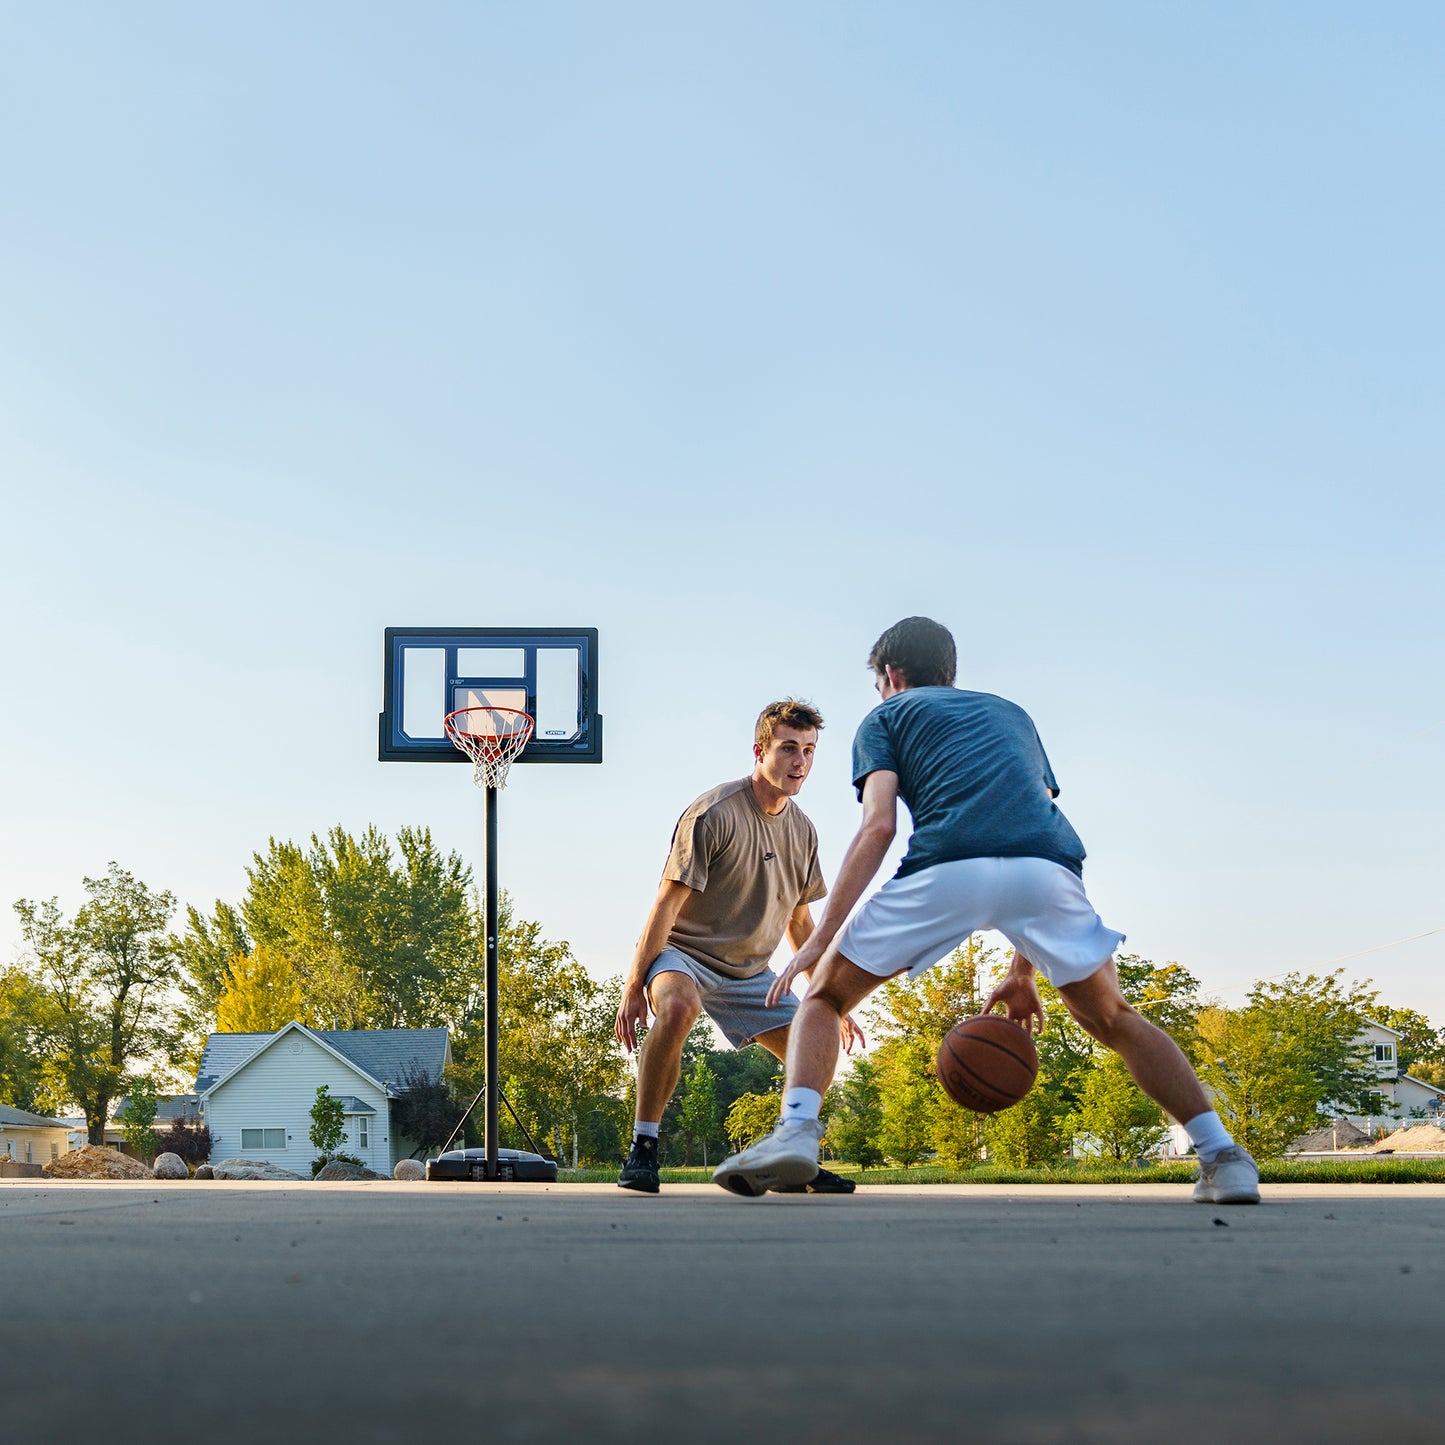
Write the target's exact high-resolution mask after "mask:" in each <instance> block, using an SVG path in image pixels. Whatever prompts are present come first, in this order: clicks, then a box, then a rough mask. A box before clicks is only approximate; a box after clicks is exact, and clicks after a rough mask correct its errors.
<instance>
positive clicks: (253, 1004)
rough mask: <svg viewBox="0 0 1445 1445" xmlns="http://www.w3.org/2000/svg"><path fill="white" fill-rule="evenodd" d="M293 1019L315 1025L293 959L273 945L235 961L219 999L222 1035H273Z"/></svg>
mask: <svg viewBox="0 0 1445 1445" xmlns="http://www.w3.org/2000/svg"><path fill="white" fill-rule="evenodd" d="M293 1019H295V1020H296V1021H297V1022H298V1023H303V1024H309V1023H311V1022H312V1018H311V1014H310V1010H309V1009H308V1008H307V1007H306V1001H305V999H304V998H303V997H302V993H301V980H300V978H299V977H298V976H297V973H296V970H295V968H294V967H293V966H292V964H291V960H290V959H289V958H287V957H286V955H285V954H284V953H282V952H281V951H280V950H279V949H277V948H273V947H272V946H271V945H270V944H266V943H258V944H256V945H255V946H254V947H253V948H252V950H251V952H250V953H244V954H240V955H238V956H237V957H236V958H233V959H232V960H231V962H230V966H229V969H228V971H227V976H226V982H225V983H224V984H223V985H222V988H221V995H220V997H219V998H218V999H217V1000H216V1028H217V1029H218V1030H219V1031H220V1032H221V1033H223V1034H270V1033H275V1032H276V1030H277V1029H281V1028H285V1026H286V1025H287V1024H289V1023H290V1022H291V1021H292V1020H293Z"/></svg>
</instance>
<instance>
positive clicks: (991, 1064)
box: [938, 1014, 1039, 1114]
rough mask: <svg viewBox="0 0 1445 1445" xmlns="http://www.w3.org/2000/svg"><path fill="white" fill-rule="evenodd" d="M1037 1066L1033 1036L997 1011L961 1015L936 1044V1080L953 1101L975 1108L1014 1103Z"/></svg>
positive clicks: (991, 1110) (1028, 1086)
mask: <svg viewBox="0 0 1445 1445" xmlns="http://www.w3.org/2000/svg"><path fill="white" fill-rule="evenodd" d="M1038 1072H1039V1053H1038V1050H1037V1049H1036V1048H1034V1041H1033V1040H1032V1039H1031V1038H1030V1037H1029V1035H1028V1032H1027V1030H1025V1029H1022V1028H1020V1027H1019V1026H1018V1024H1016V1023H1011V1022H1010V1021H1009V1020H1008V1019H1006V1018H1004V1017H1003V1015H1002V1014H979V1015H978V1016H977V1017H976V1018H971V1019H964V1021H963V1022H962V1023H960V1024H955V1025H954V1026H953V1027H952V1028H951V1029H950V1030H949V1031H948V1037H947V1038H945V1039H944V1041H943V1042H942V1043H941V1044H940V1045H939V1047H938V1082H939V1083H940V1084H942V1085H943V1090H944V1092H945V1093H946V1094H947V1095H948V1097H949V1098H950V1099H952V1100H953V1102H954V1103H955V1104H961V1105H962V1106H963V1107H964V1108H965V1109H972V1110H973V1111H974V1112H975V1113H977V1114H995V1113H997V1112H998V1111H999V1110H1000V1109H1007V1108H1008V1107H1009V1105H1010V1104H1017V1103H1018V1101H1019V1100H1020V1099H1022V1098H1023V1096H1024V1095H1025V1094H1027V1093H1028V1091H1029V1090H1030V1089H1031V1088H1033V1086H1034V1080H1035V1079H1036V1078H1037V1077H1038Z"/></svg>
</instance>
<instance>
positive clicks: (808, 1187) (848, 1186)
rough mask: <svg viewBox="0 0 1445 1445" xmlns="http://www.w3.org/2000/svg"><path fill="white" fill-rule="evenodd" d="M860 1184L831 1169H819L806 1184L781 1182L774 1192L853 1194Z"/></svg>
mask: <svg viewBox="0 0 1445 1445" xmlns="http://www.w3.org/2000/svg"><path fill="white" fill-rule="evenodd" d="M857 1187H858V1185H857V1184H856V1183H855V1182H854V1181H853V1180H852V1179H844V1178H843V1177H842V1175H840V1174H834V1173H833V1171H832V1170H831V1169H819V1170H818V1172H817V1173H816V1174H815V1175H814V1176H813V1177H812V1178H811V1179H810V1180H808V1182H807V1183H806V1184H779V1185H778V1186H777V1187H776V1188H774V1189H773V1190H772V1191H771V1192H772V1193H774V1194H851V1193H852V1192H853V1191H854V1190H855V1189H856V1188H857Z"/></svg>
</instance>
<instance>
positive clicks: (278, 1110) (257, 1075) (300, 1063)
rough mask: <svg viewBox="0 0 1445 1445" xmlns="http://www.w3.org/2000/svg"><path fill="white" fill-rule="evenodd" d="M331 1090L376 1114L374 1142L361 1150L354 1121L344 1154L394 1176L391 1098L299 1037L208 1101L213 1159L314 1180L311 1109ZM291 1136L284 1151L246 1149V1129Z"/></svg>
mask: <svg viewBox="0 0 1445 1445" xmlns="http://www.w3.org/2000/svg"><path fill="white" fill-rule="evenodd" d="M322 1084H325V1085H326V1087H327V1088H328V1089H330V1091H331V1092H332V1094H334V1095H336V1096H337V1097H338V1098H344V1097H345V1096H347V1095H351V1096H353V1097H355V1098H358V1099H362V1100H364V1101H365V1102H366V1103H367V1104H369V1105H370V1106H371V1107H372V1108H373V1109H375V1110H376V1113H375V1114H374V1115H372V1116H371V1117H370V1118H369V1120H368V1126H369V1135H370V1137H369V1139H368V1141H367V1148H366V1149H365V1150H364V1151H363V1150H361V1149H359V1148H358V1147H357V1143H356V1140H357V1130H356V1123H357V1120H356V1118H355V1116H352V1117H348V1119H347V1121H346V1123H347V1135H346V1139H345V1141H344V1142H343V1143H342V1145H341V1148H342V1150H343V1151H344V1152H345V1153H347V1154H355V1155H357V1157H358V1158H360V1159H362V1161H363V1162H364V1163H365V1164H366V1165H367V1166H368V1167H369V1168H371V1169H374V1170H376V1172H377V1173H378V1174H385V1175H387V1176H388V1177H389V1176H390V1174H391V1163H392V1160H391V1140H390V1134H391V1129H390V1117H391V1116H390V1112H389V1110H388V1107H387V1100H386V1095H385V1093H384V1092H383V1091H382V1090H381V1088H379V1087H378V1086H377V1085H376V1084H374V1083H372V1082H371V1081H370V1080H369V1079H368V1078H367V1077H366V1076H365V1075H364V1074H362V1073H360V1072H359V1071H358V1070H356V1069H354V1068H352V1066H351V1065H350V1064H348V1063H347V1062H346V1061H345V1060H344V1059H340V1058H337V1057H336V1055H334V1054H332V1053H331V1052H329V1051H328V1050H327V1049H324V1048H322V1047H321V1045H320V1044H318V1043H317V1042H316V1041H315V1040H314V1039H311V1038H308V1037H307V1036H306V1035H305V1034H303V1033H301V1032H300V1031H299V1030H293V1031H291V1032H289V1033H286V1034H285V1035H283V1036H282V1037H281V1038H280V1039H279V1040H278V1041H277V1042H275V1043H272V1044H270V1045H268V1046H267V1047H266V1048H265V1049H264V1050H262V1052H261V1053H259V1054H257V1055H256V1056H255V1057H254V1058H252V1059H251V1060H250V1062H248V1063H247V1064H246V1065H245V1066H244V1067H242V1068H241V1069H240V1070H239V1071H238V1072H237V1073H236V1074H235V1075H234V1076H233V1077H231V1078H230V1079H226V1080H223V1081H222V1082H221V1084H220V1085H219V1086H217V1087H216V1088H214V1089H213V1090H212V1091H211V1092H210V1093H209V1094H208V1095H207V1096H206V1123H207V1125H208V1126H209V1127H210V1130H211V1141H212V1142H211V1158H212V1159H216V1160H220V1159H230V1158H235V1157H236V1156H238V1155H244V1156H245V1157H247V1158H251V1159H265V1160H268V1161H269V1162H270V1163H272V1164H279V1165H280V1166H281V1167H282V1168H283V1169H289V1170H291V1171H292V1172H293V1173H294V1174H299V1175H300V1176H301V1177H302V1178H303V1179H309V1178H310V1177H311V1161H312V1160H313V1159H314V1158H315V1157H316V1149H315V1147H314V1146H313V1145H312V1143H311V1140H310V1137H309V1136H310V1133H311V1106H312V1104H314V1103H315V1102H316V1090H317V1088H318V1087H319V1086H320V1085H322ZM277 1128H284V1129H285V1130H286V1147H285V1148H284V1149H243V1148H242V1147H241V1130H242V1129H277Z"/></svg>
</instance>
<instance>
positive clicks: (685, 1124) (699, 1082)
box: [678, 1059, 718, 1164]
mask: <svg viewBox="0 0 1445 1445" xmlns="http://www.w3.org/2000/svg"><path fill="white" fill-rule="evenodd" d="M678 1123H679V1125H680V1126H681V1129H682V1137H683V1159H682V1162H683V1163H684V1164H691V1163H692V1146H693V1144H694V1142H696V1143H698V1144H699V1145H700V1146H701V1148H702V1162H703V1163H704V1164H706V1163H707V1141H708V1140H709V1139H710V1138H712V1135H713V1132H714V1130H716V1128H717V1125H718V1107H717V1076H716V1075H715V1074H714V1073H713V1071H712V1070H711V1069H710V1068H708V1066H707V1060H706V1059H699V1060H698V1061H697V1063H696V1064H694V1065H693V1068H692V1072H691V1073H690V1074H689V1075H688V1076H687V1080H686V1083H685V1085H684V1092H683V1097H682V1107H681V1108H680V1109H679V1110H678Z"/></svg>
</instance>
